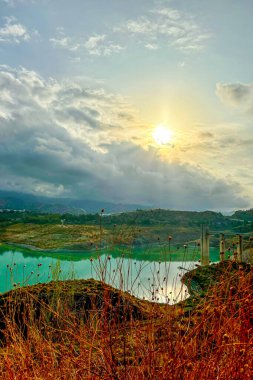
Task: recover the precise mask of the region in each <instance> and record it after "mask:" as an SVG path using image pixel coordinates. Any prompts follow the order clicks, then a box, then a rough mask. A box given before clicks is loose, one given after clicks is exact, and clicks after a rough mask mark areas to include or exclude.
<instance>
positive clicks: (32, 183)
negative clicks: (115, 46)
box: [0, 66, 246, 209]
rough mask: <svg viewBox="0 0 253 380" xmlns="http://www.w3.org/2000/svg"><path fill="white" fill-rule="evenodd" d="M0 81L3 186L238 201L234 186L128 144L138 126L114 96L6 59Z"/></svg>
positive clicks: (142, 199)
mask: <svg viewBox="0 0 253 380" xmlns="http://www.w3.org/2000/svg"><path fill="white" fill-rule="evenodd" d="M0 88H1V90H2V95H1V96H2V97H1V102H0V118H1V128H0V170H1V173H2V176H1V184H2V185H1V186H2V188H3V189H13V190H19V191H26V192H27V191H28V192H34V193H41V194H46V195H68V196H73V197H79V198H89V199H97V200H108V201H115V202H129V203H143V204H150V205H154V206H157V207H169V208H179V209H207V208H219V207H223V208H226V207H227V208H230V207H245V206H246V201H245V200H243V199H242V198H241V197H240V187H239V186H237V185H236V186H230V183H229V182H226V181H223V180H219V179H217V178H215V177H214V176H211V175H210V173H208V172H204V171H203V170H202V169H201V168H199V167H194V166H192V165H189V164H180V163H177V162H174V163H173V162H171V163H169V162H166V161H164V160H163V161H162V160H161V159H160V158H159V157H158V155H157V150H156V149H153V148H148V149H146V150H144V149H143V148H142V147H141V146H140V145H137V144H135V143H134V141H135V140H134V137H135V136H136V135H137V136H138V133H139V131H140V130H141V129H142V131H143V133H144V134H145V133H146V131H145V126H143V125H141V123H140V122H139V121H138V119H137V118H136V115H135V113H134V111H133V110H132V109H131V107H130V106H129V104H128V103H127V102H126V100H125V99H124V98H122V97H120V96H118V95H117V96H116V95H114V94H110V93H108V92H107V91H105V90H103V89H101V88H97V89H94V88H93V89H89V88H86V87H84V86H81V85H80V84H76V83H72V82H70V81H68V82H58V81H56V80H53V79H50V80H45V79H44V78H42V77H41V76H39V75H38V74H37V73H36V72H34V71H28V70H25V69H20V70H14V69H11V68H9V67H6V66H2V67H1V68H0ZM6 115H8V117H6Z"/></svg>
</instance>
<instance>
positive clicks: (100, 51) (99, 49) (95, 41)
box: [84, 34, 124, 56]
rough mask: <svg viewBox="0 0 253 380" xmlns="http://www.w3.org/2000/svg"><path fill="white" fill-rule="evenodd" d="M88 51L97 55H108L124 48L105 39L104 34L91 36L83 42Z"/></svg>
mask: <svg viewBox="0 0 253 380" xmlns="http://www.w3.org/2000/svg"><path fill="white" fill-rule="evenodd" d="M84 47H85V48H86V49H87V51H88V53H89V54H91V55H97V56H108V55H111V54H113V53H119V52H120V51H121V50H123V49H124V48H123V47H122V46H120V45H118V44H115V43H113V42H112V41H109V40H108V39H107V36H106V35H105V34H101V35H94V36H91V37H90V38H89V39H88V40H87V41H86V42H85V44H84Z"/></svg>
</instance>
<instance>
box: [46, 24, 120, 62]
mask: <svg viewBox="0 0 253 380" xmlns="http://www.w3.org/2000/svg"><path fill="white" fill-rule="evenodd" d="M49 41H50V42H51V43H52V44H53V46H55V47H58V48H62V49H66V50H68V51H70V52H78V53H79V54H81V53H83V52H85V51H86V52H87V53H88V54H89V55H96V56H109V55H111V54H113V53H119V52H120V51H122V50H124V47H123V46H121V45H119V44H115V43H114V42H112V41H110V40H108V38H107V36H106V35H105V34H101V35H98V34H96V35H93V36H90V37H89V38H88V39H87V40H86V41H85V42H83V41H80V39H79V40H78V41H77V39H76V38H75V39H74V38H71V37H69V36H66V34H65V32H64V29H62V28H58V34H57V36H56V37H52V38H50V40H49ZM79 58H80V57H79Z"/></svg>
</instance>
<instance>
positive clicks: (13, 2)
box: [0, 0, 35, 7]
mask: <svg viewBox="0 0 253 380" xmlns="http://www.w3.org/2000/svg"><path fill="white" fill-rule="evenodd" d="M1 1H2V2H3V3H4V4H7V5H8V6H10V7H16V6H17V5H19V4H33V3H34V2H35V0H0V3H1Z"/></svg>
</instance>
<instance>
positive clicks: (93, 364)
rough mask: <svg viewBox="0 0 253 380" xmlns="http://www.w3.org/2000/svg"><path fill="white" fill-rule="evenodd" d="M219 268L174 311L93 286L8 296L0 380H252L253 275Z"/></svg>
mask: <svg viewBox="0 0 253 380" xmlns="http://www.w3.org/2000/svg"><path fill="white" fill-rule="evenodd" d="M222 265H223V268H222V269H221V268H220V267H219V277H218V278H217V279H218V280H219V281H218V282H215V281H213V282H210V281H209V282H207V284H209V285H208V290H207V292H206V293H203V294H202V295H201V296H199V295H198V294H195V295H194V294H193V295H192V296H191V298H190V300H188V301H187V302H186V303H184V302H182V303H180V304H178V305H173V306H169V305H159V304H156V303H149V302H147V301H140V300H137V299H135V298H133V297H131V296H130V295H129V294H124V293H122V292H121V291H117V290H113V289H112V288H111V287H109V286H107V285H105V284H103V283H102V282H95V281H90V282H88V283H87V282H86V285H85V287H86V288H85V289H86V290H85V289H84V288H82V286H81V285H82V282H80V281H69V282H53V283H51V284H48V285H37V286H35V287H27V288H24V289H16V290H15V291H12V292H9V293H8V294H6V295H5V296H4V297H2V298H1V300H0V310H1V313H0V330H1V334H0V337H1V349H0V378H1V379H6V380H14V379H17V380H25V379H43V380H47V379H54V380H57V379H62V380H72V379H73V380H79V379H80V380H81V379H90V380H93V379H94V380H95V379H115V380H116V379H124V380H128V379H129V380H130V379H136V380H139V379H140V380H141V379H143V380H144V379H164V380H165V379H166V380H167V379H172V380H173V379H175V380H178V379H179V380H181V379H182V380H184V379H189V380H196V379H198V380H209V379H210V380H212V379H219V380H227V379H236V380H244V379H245V380H247V379H248V380H251V379H252V378H253V367H252V363H253V334H252V333H253V300H252V290H253V272H252V269H250V268H249V267H246V266H244V265H240V264H239V265H238V264H235V263H232V262H226V263H224V264H222ZM196 270H197V271H201V270H203V269H201V268H198V269H196ZM217 273H218V272H217ZM78 284H79V285H80V286H81V287H80V288H78V286H79V285H78ZM77 294H78V296H77Z"/></svg>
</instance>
